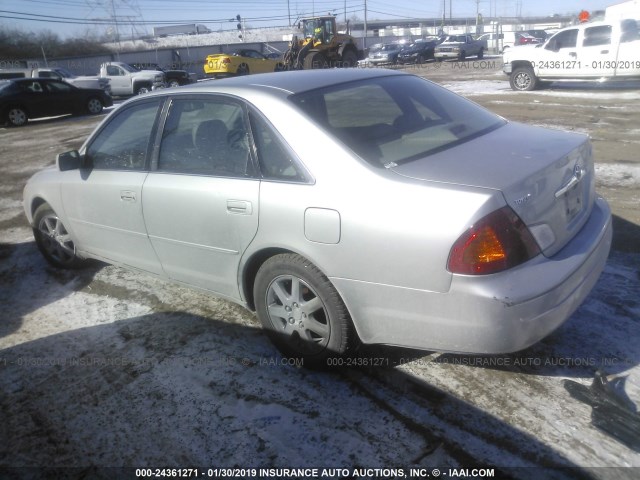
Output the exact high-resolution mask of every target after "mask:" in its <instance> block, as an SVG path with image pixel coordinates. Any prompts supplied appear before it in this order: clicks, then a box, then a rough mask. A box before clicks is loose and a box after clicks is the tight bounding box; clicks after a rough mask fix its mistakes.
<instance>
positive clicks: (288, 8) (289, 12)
mask: <svg viewBox="0 0 640 480" xmlns="http://www.w3.org/2000/svg"><path fill="white" fill-rule="evenodd" d="M287 13H288V14H289V26H291V8H290V5H289V0H287Z"/></svg>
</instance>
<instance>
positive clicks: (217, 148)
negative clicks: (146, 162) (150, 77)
mask: <svg viewBox="0 0 640 480" xmlns="http://www.w3.org/2000/svg"><path fill="white" fill-rule="evenodd" d="M158 171H160V172H171V173H182V174H193V175H221V176H233V177H244V176H249V175H251V174H253V169H252V164H251V157H250V151H249V140H248V129H247V127H246V122H245V114H244V109H243V108H242V106H241V105H240V104H239V103H237V102H235V101H233V100H230V99H227V98H225V97H222V96H221V97H217V98H212V99H175V100H173V101H172V103H171V107H170V110H169V114H168V116H167V121H166V123H165V126H164V131H163V133H162V142H161V144H160V155H159V158H158Z"/></svg>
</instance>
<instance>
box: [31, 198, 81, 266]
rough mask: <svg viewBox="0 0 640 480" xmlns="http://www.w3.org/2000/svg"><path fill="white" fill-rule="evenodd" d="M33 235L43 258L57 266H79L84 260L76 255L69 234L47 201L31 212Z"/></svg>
mask: <svg viewBox="0 0 640 480" xmlns="http://www.w3.org/2000/svg"><path fill="white" fill-rule="evenodd" d="M33 224H34V227H33V236H34V238H35V240H36V245H37V246H38V249H39V250H40V252H41V253H42V255H43V256H44V258H45V260H47V262H49V263H50V264H51V265H53V266H54V267H58V268H80V267H82V266H83V265H84V264H85V262H84V260H82V259H81V258H79V257H78V256H77V255H76V247H75V244H74V243H73V240H72V239H71V235H69V232H67V229H66V228H65V226H64V225H63V223H62V221H61V220H60V218H58V215H57V214H56V212H54V211H53V209H52V208H51V207H50V206H49V204H48V203H43V204H42V205H40V206H39V207H38V208H37V209H36V211H35V213H34V214H33Z"/></svg>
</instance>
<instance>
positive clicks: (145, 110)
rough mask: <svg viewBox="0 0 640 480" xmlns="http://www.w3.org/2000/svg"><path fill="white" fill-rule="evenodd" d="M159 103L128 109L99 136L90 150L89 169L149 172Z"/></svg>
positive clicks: (88, 153) (88, 156)
mask: <svg viewBox="0 0 640 480" xmlns="http://www.w3.org/2000/svg"><path fill="white" fill-rule="evenodd" d="M157 112H158V103H157V102H148V103H143V104H141V105H136V106H135V107H131V108H127V109H126V110H124V111H123V112H121V113H120V114H119V115H117V116H116V117H115V118H114V119H113V120H112V121H110V122H109V124H107V126H106V127H105V128H103V129H102V131H101V132H100V133H99V134H98V136H97V137H96V139H95V140H94V141H93V142H92V143H91V145H90V146H89V148H88V149H87V155H86V157H87V164H88V166H90V167H92V168H94V169H98V170H142V169H144V168H145V164H146V159H147V153H148V150H149V142H150V138H151V131H152V129H153V125H154V123H155V120H156V115H157Z"/></svg>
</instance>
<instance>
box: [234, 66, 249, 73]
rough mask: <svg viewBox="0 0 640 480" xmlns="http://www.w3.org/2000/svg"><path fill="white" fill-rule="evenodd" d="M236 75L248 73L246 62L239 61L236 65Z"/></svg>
mask: <svg viewBox="0 0 640 480" xmlns="http://www.w3.org/2000/svg"><path fill="white" fill-rule="evenodd" d="M236 75H249V65H247V64H246V63H241V64H240V65H238V69H237V70H236Z"/></svg>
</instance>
